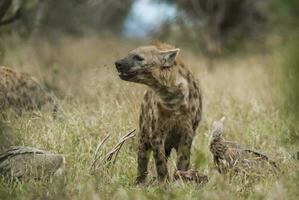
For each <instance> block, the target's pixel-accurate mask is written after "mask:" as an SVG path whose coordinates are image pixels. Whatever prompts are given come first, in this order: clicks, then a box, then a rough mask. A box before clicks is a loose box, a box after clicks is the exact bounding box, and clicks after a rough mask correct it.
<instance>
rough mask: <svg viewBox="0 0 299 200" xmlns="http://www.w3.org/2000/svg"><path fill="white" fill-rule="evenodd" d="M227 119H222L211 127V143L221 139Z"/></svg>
mask: <svg viewBox="0 0 299 200" xmlns="http://www.w3.org/2000/svg"><path fill="white" fill-rule="evenodd" d="M225 120H226V117H222V118H221V119H220V120H219V121H214V122H213V123H212V127H211V133H210V141H211V140H214V139H218V138H221V137H222V136H223V133H224V121H225Z"/></svg>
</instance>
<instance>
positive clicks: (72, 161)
mask: <svg viewBox="0 0 299 200" xmlns="http://www.w3.org/2000/svg"><path fill="white" fill-rule="evenodd" d="M98 38H99V37H93V36H89V37H86V38H83V39H72V38H61V39H60V40H59V41H57V42H56V44H55V45H50V44H49V43H47V42H45V41H40V42H37V44H38V45H31V44H30V45H29V44H28V43H23V42H21V41H19V42H18V43H16V42H15V41H17V40H9V38H7V40H6V44H5V45H6V46H7V47H9V48H6V52H5V58H4V62H3V63H4V64H5V65H7V66H12V67H13V68H15V69H19V70H22V71H26V72H30V73H32V74H34V75H35V76H37V77H38V78H39V79H40V80H42V81H45V82H47V84H48V85H49V87H50V88H56V89H57V90H56V92H57V93H58V94H60V95H59V96H60V103H61V107H62V110H63V114H62V115H61V116H60V117H59V118H58V119H53V118H52V117H51V112H50V111H48V110H43V111H41V112H40V113H33V114H32V113H24V115H22V117H15V116H14V114H13V113H7V116H6V118H5V119H2V124H1V127H5V129H3V130H2V133H1V137H2V136H3V137H5V138H6V139H7V138H9V141H10V142H11V143H13V144H15V145H26V146H33V147H37V148H40V149H45V150H49V151H52V152H55V153H61V154H64V155H65V157H66V162H67V164H66V167H67V175H66V177H64V178H63V179H57V178H54V177H53V178H52V179H51V180H31V181H26V182H14V183H13V182H7V181H4V180H1V181H0V199H3V200H4V199H222V200H223V199H240V198H241V199H243V198H249V199H265V198H270V199H273V198H276V199H297V198H298V195H299V191H298V188H299V185H298V183H299V171H298V166H299V163H298V161H295V160H292V159H290V158H289V156H290V153H291V152H293V151H294V150H296V148H298V146H296V144H294V143H290V142H285V141H286V140H287V141H289V140H291V139H292V138H291V134H290V133H292V132H294V131H295V132H297V133H298V127H297V128H296V126H291V122H290V121H288V119H287V118H285V117H284V115H282V114H281V112H280V111H281V110H282V109H281V107H280V104H277V103H276V102H277V101H276V100H275V97H276V89H277V88H279V87H280V85H279V84H280V83H279V82H276V81H274V80H275V77H276V74H275V71H274V68H273V66H276V65H278V62H277V59H273V57H274V55H275V56H276V54H274V53H268V54H267V55H262V56H260V55H242V56H238V57H237V56H236V57H234V58H232V57H229V58H222V59H218V60H217V61H215V66H219V67H217V68H215V70H214V71H213V72H212V73H210V72H208V71H207V69H206V68H205V66H204V65H203V58H202V57H200V56H198V55H194V54H193V53H191V52H189V51H188V50H187V49H182V53H181V55H182V56H183V58H184V60H185V61H186V64H187V65H188V66H189V67H190V68H191V69H192V71H193V72H194V74H195V76H196V77H198V78H199V79H200V81H201V86H202V91H203V97H204V106H203V107H204V112H203V120H202V122H201V123H200V125H199V128H198V130H197V136H196V137H195V140H194V143H193V147H192V168H193V169H199V170H201V171H203V172H205V173H207V174H208V176H209V179H210V180H209V183H208V184H207V185H206V186H205V187H202V188H200V187H198V186H197V185H196V184H194V183H183V182H180V181H178V182H172V183H170V184H166V185H158V184H157V183H155V182H154V183H152V184H150V185H149V186H147V187H141V186H135V185H134V178H135V174H136V151H137V146H136V144H137V138H136V137H135V138H133V139H131V140H129V141H127V143H125V145H124V146H123V148H122V149H121V151H120V154H119V155H118V158H117V161H116V163H115V165H113V166H112V167H111V168H104V169H101V170H99V171H97V172H96V173H95V174H90V173H89V166H90V164H91V161H92V157H93V154H94V151H95V149H96V146H97V144H98V143H99V141H100V140H101V139H103V137H104V136H105V135H106V134H107V133H109V134H111V137H110V139H109V140H108V142H107V143H106V144H105V146H104V147H103V151H104V153H105V152H107V151H108V150H109V149H111V148H112V147H113V145H114V144H115V143H116V142H117V141H118V139H119V138H120V137H121V136H122V135H124V134H125V133H127V132H128V131H129V130H131V129H134V128H136V127H137V124H138V114H139V106H140V101H141V97H142V94H143V91H144V87H143V86H140V85H136V84H132V83H127V82H124V81H121V80H120V79H119V78H118V76H117V73H116V70H115V69H114V66H113V62H114V60H115V59H116V58H118V57H120V56H121V55H125V54H126V53H127V52H128V51H129V50H130V49H132V48H133V47H134V46H136V45H140V44H138V43H136V44H134V43H127V42H124V41H120V40H118V39H115V38H111V37H110V38H108V39H107V38H102V39H98ZM10 41H14V42H10ZM294 52H295V51H294ZM297 55H298V54H297ZM283 56H284V54H283ZM290 56H291V55H290ZM283 58H284V57H280V58H278V60H280V59H283ZM294 58H297V57H296V54H295V53H294ZM296 63H298V61H294V64H292V62H291V61H290V64H289V65H290V66H293V65H294V66H297V65H296ZM297 69H298V68H297ZM294 73H295V72H293V71H292V73H291V74H294ZM297 73H298V71H297ZM293 83H294V86H292V85H290V91H295V89H294V88H293V87H295V85H296V84H295V83H296V81H294V82H293ZM290 93H291V94H290V95H295V94H293V93H292V92H290ZM297 95H298V94H297ZM297 95H295V97H294V98H293V97H292V98H291V99H293V100H294V102H296V100H295V99H296V98H298V96H297ZM293 100H292V101H293ZM297 106H298V105H297ZM223 115H225V116H227V117H228V120H227V122H226V124H225V128H226V129H225V137H226V138H227V139H228V140H236V141H238V142H239V143H242V144H247V145H248V146H250V147H252V148H254V149H257V150H262V151H263V152H265V153H266V154H267V155H268V156H269V157H270V158H272V159H274V160H275V161H277V162H278V163H279V167H280V169H281V172H279V173H278V174H277V175H274V174H273V175H272V176H267V177H255V178H250V179H245V180H244V179H241V178H239V177H236V178H233V179H232V181H229V180H228V179H227V178H225V177H223V176H221V175H219V174H218V172H217V171H215V170H214V169H213V164H212V158H211V154H210V152H209V150H208V138H209V131H208V129H209V127H210V123H211V122H212V121H213V120H215V119H219V118H220V117H222V116H223ZM0 139H1V140H2V138H0ZM1 144H2V143H1ZM4 145H11V144H8V143H5V144H4ZM297 145H298V143H297ZM174 161H175V154H172V156H171V159H170V160H169V167H170V169H171V172H173V170H174V164H173V163H174ZM154 176H155V168H154V165H153V160H151V163H150V174H149V179H152V178H153V177H154Z"/></svg>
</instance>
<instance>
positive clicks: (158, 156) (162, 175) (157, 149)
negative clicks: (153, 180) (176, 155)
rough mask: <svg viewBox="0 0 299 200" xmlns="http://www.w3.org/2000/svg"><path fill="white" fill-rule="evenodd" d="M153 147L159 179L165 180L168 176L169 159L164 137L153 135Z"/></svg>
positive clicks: (160, 180)
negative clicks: (166, 154)
mask: <svg viewBox="0 0 299 200" xmlns="http://www.w3.org/2000/svg"><path fill="white" fill-rule="evenodd" d="M152 148H153V154H154V159H155V163H156V170H157V175H158V181H159V182H164V181H165V180H166V179H167V178H168V169H167V159H166V156H165V148H164V143H163V138H159V137H156V136H155V137H153V138H152Z"/></svg>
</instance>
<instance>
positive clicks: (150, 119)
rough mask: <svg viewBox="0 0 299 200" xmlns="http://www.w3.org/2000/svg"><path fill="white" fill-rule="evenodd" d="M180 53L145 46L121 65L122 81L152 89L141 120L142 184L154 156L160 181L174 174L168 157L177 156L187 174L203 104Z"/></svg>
mask: <svg viewBox="0 0 299 200" xmlns="http://www.w3.org/2000/svg"><path fill="white" fill-rule="evenodd" d="M178 53H179V49H177V48H174V47H172V46H170V45H167V44H161V43H157V44H154V45H150V46H143V47H139V48H137V49H135V50H133V51H131V52H130V53H129V54H128V55H127V56H126V57H125V58H123V59H120V60H118V61H116V62H115V65H116V68H117V70H118V72H119V76H120V78H121V79H122V80H125V81H131V82H136V83H142V84H145V85H147V86H148V90H147V91H146V92H145V94H144V97H143V101H142V104H141V112H140V117H139V131H140V133H139V148H138V169H137V171H138V172H137V179H136V181H137V183H142V182H144V181H145V179H146V176H147V166H148V161H149V152H150V151H153V156H154V159H155V164H156V170H157V175H158V180H159V181H164V180H166V179H167V178H168V177H169V175H168V169H167V158H168V157H169V155H170V153H171V150H172V149H175V150H176V152H177V169H178V170H187V169H188V168H189V165H190V150H191V145H192V140H193V137H194V133H195V130H196V128H197V126H198V123H199V121H200V119H201V112H202V99H201V92H200V89H199V86H198V83H197V80H196V79H195V78H194V77H193V75H192V74H191V72H190V71H189V70H188V69H187V68H186V67H185V65H184V64H183V63H182V61H181V60H180V58H178V56H177V55H178Z"/></svg>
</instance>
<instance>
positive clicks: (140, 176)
mask: <svg viewBox="0 0 299 200" xmlns="http://www.w3.org/2000/svg"><path fill="white" fill-rule="evenodd" d="M149 154H150V144H149V141H142V139H140V142H139V147H138V158H137V162H138V167H137V178H136V183H137V184H141V183H144V181H145V180H146V176H147V166H148V161H149Z"/></svg>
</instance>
